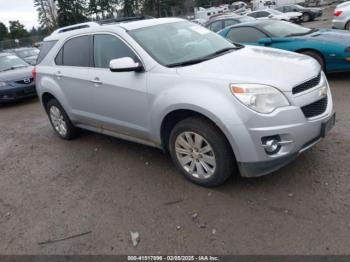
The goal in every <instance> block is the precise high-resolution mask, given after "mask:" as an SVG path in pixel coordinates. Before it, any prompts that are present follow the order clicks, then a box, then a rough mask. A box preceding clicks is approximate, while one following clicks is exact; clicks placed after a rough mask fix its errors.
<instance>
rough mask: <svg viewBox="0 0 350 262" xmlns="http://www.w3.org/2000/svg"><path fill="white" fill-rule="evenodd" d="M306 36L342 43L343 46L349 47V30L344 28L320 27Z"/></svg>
mask: <svg viewBox="0 0 350 262" xmlns="http://www.w3.org/2000/svg"><path fill="white" fill-rule="evenodd" d="M307 37H308V38H309V39H314V40H316V39H317V40H320V41H325V42H332V43H337V44H343V45H344V46H345V47H350V31H346V30H335V29H320V30H319V31H317V32H315V33H313V34H311V35H308V36H307Z"/></svg>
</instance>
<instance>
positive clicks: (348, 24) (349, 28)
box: [345, 21, 350, 31]
mask: <svg viewBox="0 0 350 262" xmlns="http://www.w3.org/2000/svg"><path fill="white" fill-rule="evenodd" d="M345 30H348V31H350V21H349V22H348V23H347V24H346V25H345Z"/></svg>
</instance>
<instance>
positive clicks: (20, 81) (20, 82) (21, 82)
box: [16, 77, 34, 85]
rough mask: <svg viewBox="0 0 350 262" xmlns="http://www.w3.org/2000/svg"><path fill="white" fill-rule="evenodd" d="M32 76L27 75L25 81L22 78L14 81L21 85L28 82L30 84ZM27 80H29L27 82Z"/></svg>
mask: <svg viewBox="0 0 350 262" xmlns="http://www.w3.org/2000/svg"><path fill="white" fill-rule="evenodd" d="M33 80H34V79H33V77H30V78H29V77H28V78H27V79H26V81H24V79H22V80H18V81H16V83H17V84H21V85H28V84H31V83H32V82H33ZM28 81H29V82H28Z"/></svg>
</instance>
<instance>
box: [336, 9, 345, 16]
mask: <svg viewBox="0 0 350 262" xmlns="http://www.w3.org/2000/svg"><path fill="white" fill-rule="evenodd" d="M342 13H343V11H340V10H336V11H335V12H334V16H336V17H338V16H341V15H342Z"/></svg>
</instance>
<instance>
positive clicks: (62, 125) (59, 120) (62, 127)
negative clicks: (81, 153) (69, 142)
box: [50, 106, 67, 137]
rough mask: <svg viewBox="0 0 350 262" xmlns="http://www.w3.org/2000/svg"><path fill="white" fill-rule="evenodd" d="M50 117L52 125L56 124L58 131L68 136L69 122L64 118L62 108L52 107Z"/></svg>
mask: <svg viewBox="0 0 350 262" xmlns="http://www.w3.org/2000/svg"><path fill="white" fill-rule="evenodd" d="M50 118H51V122H52V125H53V126H54V128H55V130H56V131H57V133H58V134H60V135H61V136H63V137H64V136H66V135H67V124H66V121H65V120H64V117H63V114H62V112H61V110H60V109H59V108H58V107H56V106H51V107H50Z"/></svg>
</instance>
